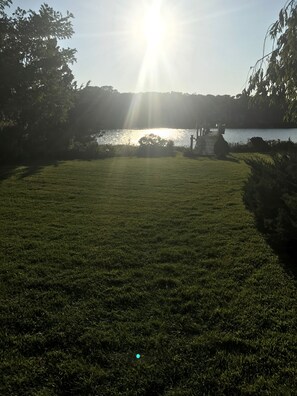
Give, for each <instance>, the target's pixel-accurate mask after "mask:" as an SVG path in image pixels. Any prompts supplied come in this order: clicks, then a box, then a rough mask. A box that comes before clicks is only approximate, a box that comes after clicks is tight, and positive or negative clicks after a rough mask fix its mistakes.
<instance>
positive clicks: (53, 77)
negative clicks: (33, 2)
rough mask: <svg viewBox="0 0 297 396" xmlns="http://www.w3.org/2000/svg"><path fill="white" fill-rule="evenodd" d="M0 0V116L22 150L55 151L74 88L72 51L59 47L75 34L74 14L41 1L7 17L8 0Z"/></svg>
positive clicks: (62, 141) (61, 140) (64, 139)
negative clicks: (31, 8) (32, 8)
mask: <svg viewBox="0 0 297 396" xmlns="http://www.w3.org/2000/svg"><path fill="white" fill-rule="evenodd" d="M0 1H1V3H0V5H1V7H0V8H1V9H2V14H1V16H0V22H1V23H0V117H1V119H2V120H5V121H6V122H9V123H10V124H13V128H11V129H10V131H9V133H10V134H11V138H13V137H14V138H15V139H16V140H17V143H16V144H17V145H19V146H21V147H22V149H24V150H29V149H28V148H30V150H31V151H32V150H33V149H35V151H36V152H39V154H41V153H43V152H45V151H49V150H52V151H55V150H57V149H58V145H60V146H61V145H62V146H63V145H65V144H67V136H66V135H65V131H63V130H62V125H63V123H65V121H66V120H67V116H68V111H69V109H70V108H71V106H72V103H73V94H74V88H75V83H74V82H73V80H74V77H73V74H72V72H71V69H70V67H69V65H70V64H72V63H73V62H74V61H75V52H76V51H75V50H74V49H70V48H61V47H60V46H59V40H62V39H65V38H70V37H71V36H72V34H73V28H72V23H71V19H72V18H73V15H72V14H71V13H69V12H67V15H66V16H63V15H62V14H61V13H60V12H57V11H54V10H53V8H51V7H49V6H48V5H47V4H43V5H41V7H40V9H39V12H34V11H32V10H30V11H25V10H22V9H20V8H18V9H17V10H16V11H15V13H14V14H13V15H12V16H11V17H8V16H7V15H6V14H5V13H4V11H3V9H4V6H5V5H8V3H9V1H7V0H0ZM33 151H34V150H33Z"/></svg>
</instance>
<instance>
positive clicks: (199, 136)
mask: <svg viewBox="0 0 297 396" xmlns="http://www.w3.org/2000/svg"><path fill="white" fill-rule="evenodd" d="M224 133H225V127H224V126H223V125H218V126H217V128H216V129H210V128H204V127H203V128H202V127H201V128H197V131H196V138H194V135H191V150H193V142H194V141H195V142H196V143H195V147H194V151H195V153H196V154H198V155H205V156H208V155H215V144H216V143H217V141H218V140H219V139H223V140H224V141H225V139H224V138H223V136H222V135H223V134H224Z"/></svg>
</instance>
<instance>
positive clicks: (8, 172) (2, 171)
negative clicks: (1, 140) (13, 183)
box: [0, 165, 17, 183]
mask: <svg viewBox="0 0 297 396" xmlns="http://www.w3.org/2000/svg"><path fill="white" fill-rule="evenodd" d="M16 168H17V166H16V165H0V183H1V182H2V181H3V180H6V179H9V178H10V177H11V176H12V175H13V174H14V173H15V171H16Z"/></svg>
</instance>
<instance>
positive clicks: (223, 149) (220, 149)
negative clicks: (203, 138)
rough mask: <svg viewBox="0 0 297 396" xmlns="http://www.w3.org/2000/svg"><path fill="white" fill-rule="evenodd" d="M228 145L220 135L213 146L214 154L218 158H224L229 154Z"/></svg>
mask: <svg viewBox="0 0 297 396" xmlns="http://www.w3.org/2000/svg"><path fill="white" fill-rule="evenodd" d="M229 151H230V149H229V144H228V143H227V142H226V140H225V139H224V138H223V136H222V135H219V136H218V139H217V141H216V143H215V145H214V153H215V155H216V156H217V157H218V158H225V157H226V155H227V154H229Z"/></svg>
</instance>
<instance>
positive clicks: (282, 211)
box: [243, 153, 297, 255]
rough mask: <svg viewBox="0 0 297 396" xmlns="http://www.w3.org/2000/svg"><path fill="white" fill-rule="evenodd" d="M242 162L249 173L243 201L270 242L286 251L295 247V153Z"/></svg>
mask: <svg viewBox="0 0 297 396" xmlns="http://www.w3.org/2000/svg"><path fill="white" fill-rule="evenodd" d="M246 163H247V164H248V165H249V166H250V167H251V174H250V176H249V178H248V180H247V181H246V183H245V186H244V197H243V198H244V202H245V204H246V206H247V208H248V209H249V210H251V211H252V212H253V213H254V214H255V218H256V221H257V224H258V226H259V228H260V229H261V230H262V231H263V232H265V233H266V234H267V236H268V239H269V241H270V242H272V244H273V245H274V246H276V247H278V248H280V249H282V250H285V251H286V252H289V253H290V254H294V255H295V254H296V251H297V248H296V247H295V246H297V154H295V153H289V154H288V153H287V154H275V155H273V156H272V157H271V159H267V160H264V159H260V158H253V159H247V160H246Z"/></svg>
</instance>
